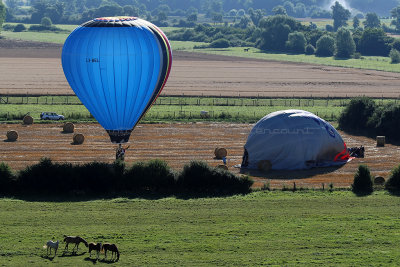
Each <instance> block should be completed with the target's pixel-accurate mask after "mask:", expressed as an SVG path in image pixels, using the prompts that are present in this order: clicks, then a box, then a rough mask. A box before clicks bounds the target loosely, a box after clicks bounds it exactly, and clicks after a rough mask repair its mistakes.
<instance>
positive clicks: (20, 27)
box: [13, 23, 26, 32]
mask: <svg viewBox="0 0 400 267" xmlns="http://www.w3.org/2000/svg"><path fill="white" fill-rule="evenodd" d="M25 30H26V27H25V25H24V24H22V23H19V24H17V25H16V26H15V27H14V30H13V31H14V32H22V31H25Z"/></svg>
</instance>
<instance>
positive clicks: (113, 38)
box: [62, 17, 172, 143]
mask: <svg viewBox="0 0 400 267" xmlns="http://www.w3.org/2000/svg"><path fill="white" fill-rule="evenodd" d="M171 63H172V53H171V46H170V44H169V42H168V39H167V37H166V36H165V34H164V33H163V32H162V31H161V30H160V29H159V28H157V27H156V26H155V25H153V24H151V23H150V22H148V21H145V20H142V19H138V18H135V17H108V18H97V19H93V20H91V21H88V22H86V23H84V24H82V25H81V26H79V27H78V28H76V29H75V30H74V31H73V32H72V33H71V34H70V35H69V36H68V38H67V40H66V41H65V43H64V47H63V50H62V66H63V70H64V74H65V77H66V78H67V81H68V83H69V84H70V86H71V88H72V89H73V90H74V92H75V94H76V95H77V96H78V98H79V99H80V100H81V102H82V103H83V104H84V105H85V106H86V107H87V109H88V110H89V111H90V113H91V114H92V115H93V116H94V117H95V118H96V119H97V121H98V122H99V123H100V124H101V125H102V126H103V127H104V129H105V130H106V131H107V133H108V134H109V135H110V138H111V141H112V142H113V143H125V142H128V140H129V136H130V135H131V132H132V130H133V129H134V128H135V126H136V124H137V123H138V122H139V120H140V119H141V118H142V117H143V115H144V114H145V113H146V111H147V110H148V109H149V108H150V106H151V105H152V103H153V102H154V101H155V100H156V98H157V96H158V95H159V94H160V92H161V90H162V89H163V87H164V85H165V83H166V81H167V79H168V75H169V73H170V70H171Z"/></svg>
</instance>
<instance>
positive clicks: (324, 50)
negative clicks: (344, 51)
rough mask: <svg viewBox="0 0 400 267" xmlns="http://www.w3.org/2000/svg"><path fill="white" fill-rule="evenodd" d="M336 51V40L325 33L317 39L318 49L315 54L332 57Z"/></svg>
mask: <svg viewBox="0 0 400 267" xmlns="http://www.w3.org/2000/svg"><path fill="white" fill-rule="evenodd" d="M334 52H335V40H334V39H333V38H332V37H330V36H328V35H324V36H322V37H321V38H319V39H318V41H317V49H316V51H315V54H316V55H317V56H320V57H331V56H333V54H334Z"/></svg>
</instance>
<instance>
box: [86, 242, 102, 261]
mask: <svg viewBox="0 0 400 267" xmlns="http://www.w3.org/2000/svg"><path fill="white" fill-rule="evenodd" d="M101 247H102V245H101V243H93V242H91V243H89V253H90V257H92V250H96V256H97V259H98V258H99V254H100V250H101Z"/></svg>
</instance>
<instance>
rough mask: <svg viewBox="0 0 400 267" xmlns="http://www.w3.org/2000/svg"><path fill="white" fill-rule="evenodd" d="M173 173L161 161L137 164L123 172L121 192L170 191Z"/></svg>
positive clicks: (173, 179)
mask: <svg viewBox="0 0 400 267" xmlns="http://www.w3.org/2000/svg"><path fill="white" fill-rule="evenodd" d="M175 176H176V175H175V173H174V172H173V171H172V170H171V168H170V167H169V166H168V164H167V163H166V162H165V161H162V160H158V159H156V160H150V161H149V162H137V163H135V164H133V165H132V166H131V167H130V168H129V169H127V170H126V171H125V174H124V176H123V182H122V185H123V190H125V191H134V192H138V191H143V190H157V191H163V190H170V189H172V188H173V187H174V186H175Z"/></svg>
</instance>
